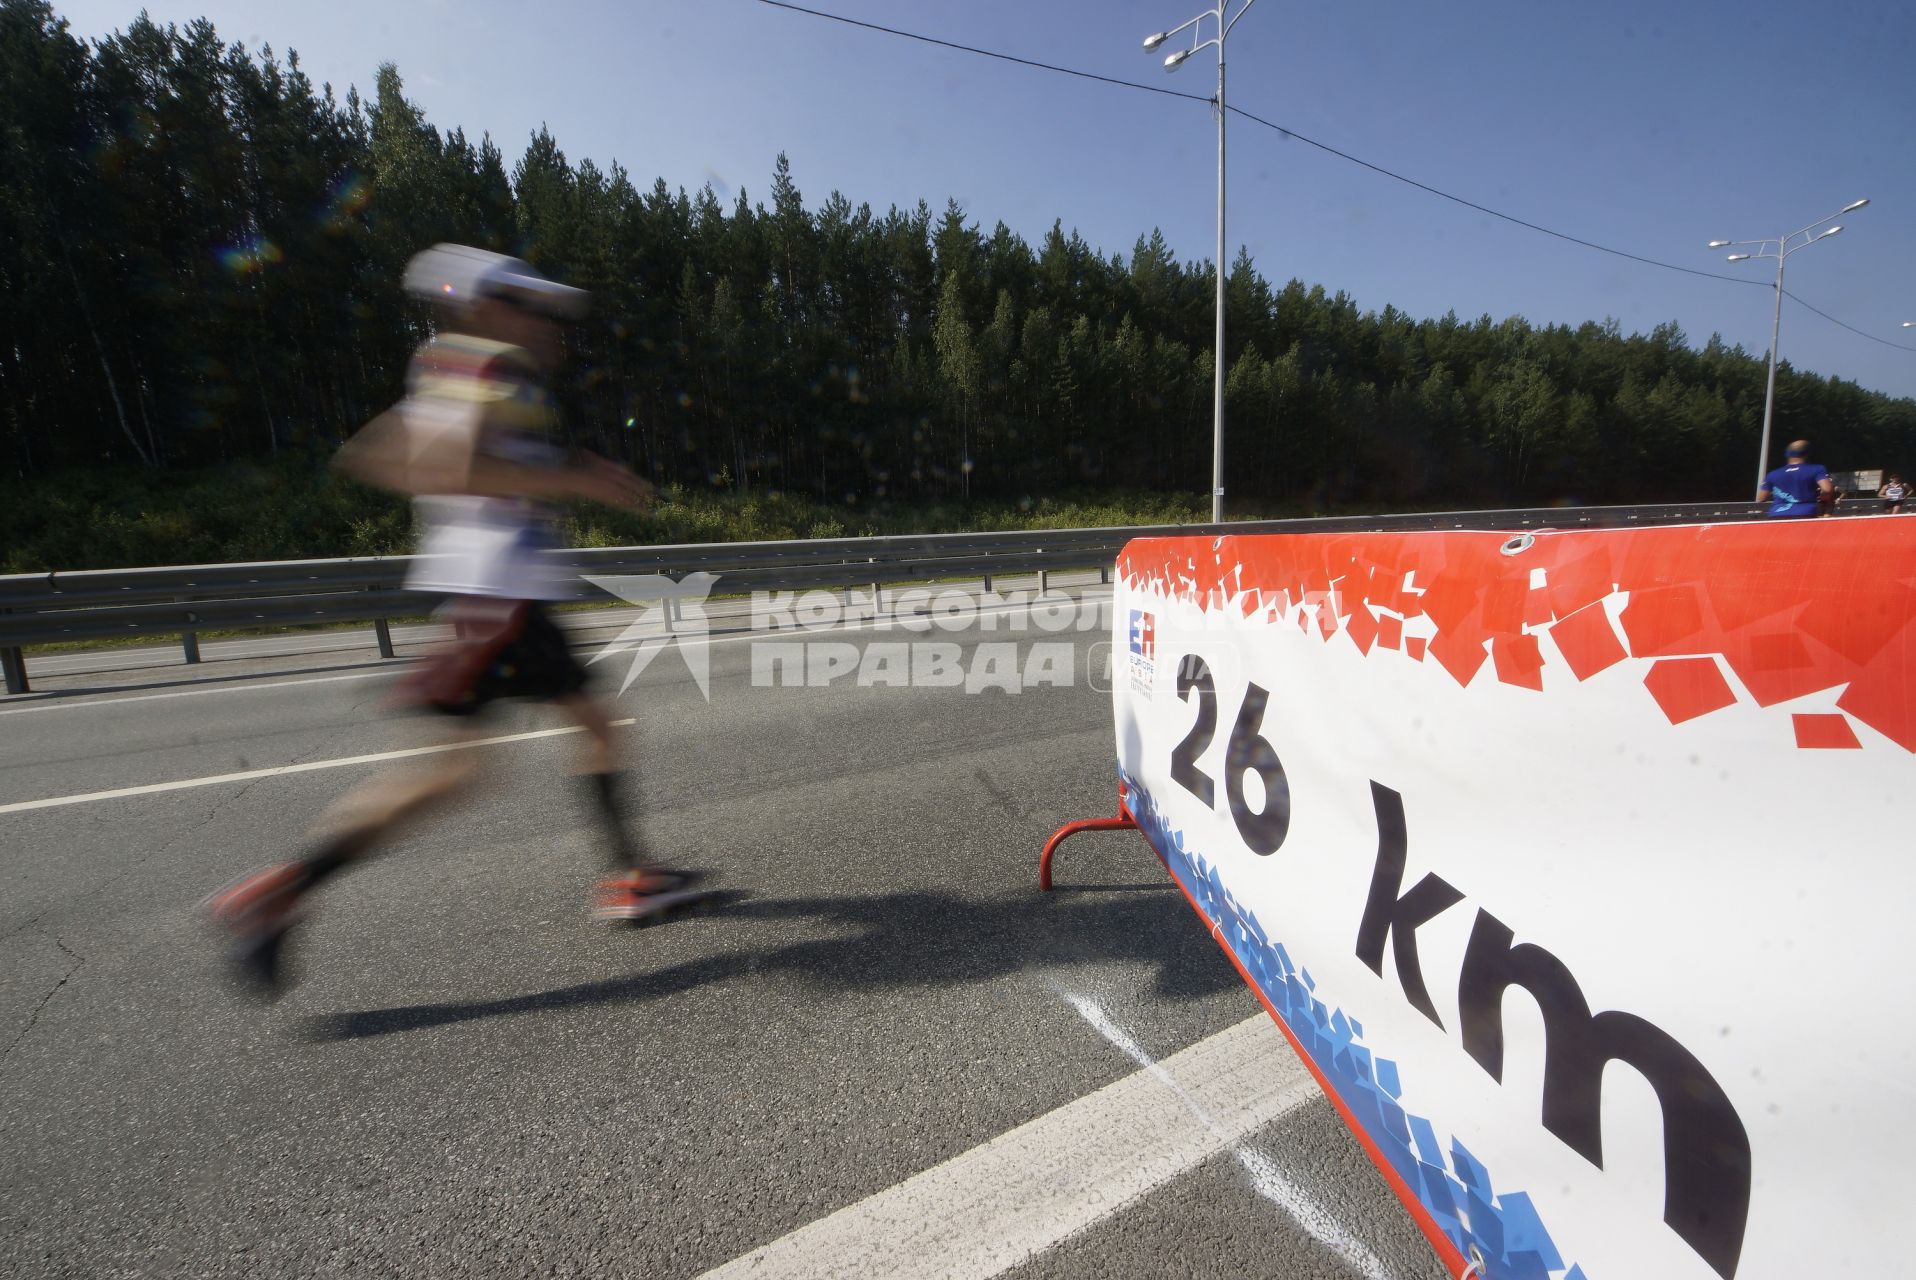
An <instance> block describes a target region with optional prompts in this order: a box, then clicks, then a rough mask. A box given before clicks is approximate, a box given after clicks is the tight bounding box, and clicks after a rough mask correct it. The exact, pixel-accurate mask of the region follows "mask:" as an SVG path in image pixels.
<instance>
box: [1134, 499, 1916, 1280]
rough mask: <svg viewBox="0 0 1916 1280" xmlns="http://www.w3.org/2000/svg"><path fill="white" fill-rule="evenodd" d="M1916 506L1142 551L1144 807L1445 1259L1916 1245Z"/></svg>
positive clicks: (1826, 1253) (1601, 1266)
mask: <svg viewBox="0 0 1916 1280" xmlns="http://www.w3.org/2000/svg"><path fill="white" fill-rule="evenodd" d="M1913 621H1916V521H1910V522H1907V523H1906V522H1904V521H1903V520H1901V519H1900V518H1896V517H1882V518H1873V519H1854V520H1840V521H1837V520H1821V521H1818V520H1807V521H1793V522H1788V523H1782V522H1777V523H1752V524H1733V525H1696V526H1681V527H1669V528H1651V529H1636V530H1615V531H1579V532H1565V533H1551V532H1542V533H1537V534H1534V535H1531V534H1519V535H1516V536H1514V537H1513V536H1512V535H1509V534H1507V533H1408V534H1353V535H1336V534H1299V535H1282V536H1264V537H1239V538H1168V539H1145V540H1140V541H1137V542H1133V543H1131V544H1130V545H1129V546H1128V547H1126V548H1125V551H1124V554H1123V555H1122V556H1121V557H1120V559H1119V561H1118V586H1117V600H1116V615H1115V630H1116V635H1115V638H1114V648H1115V651H1116V653H1117V654H1118V655H1120V658H1121V661H1120V662H1119V663H1118V664H1117V670H1116V672H1115V678H1114V682H1113V695H1112V696H1113V702H1114V704H1115V714H1116V730H1117V746H1118V763H1119V769H1120V772H1121V774H1122V775H1123V778H1124V780H1125V782H1126V783H1127V785H1128V787H1129V791H1130V798H1129V808H1130V810H1131V812H1132V813H1133V815H1134V816H1135V817H1136V818H1137V820H1138V822H1139V824H1140V826H1141V827H1143V829H1144V831H1145V833H1146V835H1147V837H1148V838H1149V839H1150V840H1151V842H1152V844H1153V846H1154V847H1155V848H1156V850H1157V851H1158V853H1159V855H1160V856H1161V857H1163V858H1164V860H1165V862H1166V864H1167V866H1168V867H1169V868H1170V869H1171V870H1172V872H1173V873H1174V874H1175V875H1176V877H1177V879H1178V880H1179V882H1180V883H1181V884H1182V886H1183V887H1184V889H1185V890H1186V892H1187V893H1188V894H1189V895H1190V897H1191V899H1192V901H1193V903H1194V905H1196V906H1197V908H1198V909H1199V910H1200V911H1201V912H1203V913H1204V914H1205V915H1206V916H1208V917H1209V918H1210V920H1211V921H1212V922H1213V924H1214V927H1215V932H1216V933H1217V935H1218V937H1219V939H1220V941H1222V942H1223V943H1224V944H1225V945H1226V946H1227V947H1228V949H1229V950H1230V951H1231V952H1232V954H1233V955H1234V956H1235V958H1236V960H1237V962H1238V965H1239V967H1240V968H1241V969H1242V970H1243V971H1244V974H1245V977H1246V979H1247V981H1249V982H1250V983H1251V984H1252V986H1253V987H1254V988H1256V989H1257V991H1258V992H1259V994H1260V995H1261V996H1262V997H1263V998H1264V1000H1265V1002H1266V1003H1267V1004H1268V1005H1269V1006H1270V1008H1271V1011H1272V1013H1273V1015H1274V1016H1275V1017H1276V1018H1277V1019H1278V1021H1279V1023H1280V1024H1281V1025H1282V1026H1283V1027H1284V1028H1285V1030H1286V1032H1287V1033H1288V1034H1289V1036H1290V1037H1291V1039H1292V1040H1293V1042H1294V1044H1295V1045H1296V1047H1297V1048H1298V1050H1299V1052H1300V1053H1302V1054H1303V1055H1304V1056H1305V1058H1306V1060H1307V1061H1308V1062H1309V1063H1310V1064H1311V1065H1312V1067H1313V1068H1314V1070H1315V1071H1316V1072H1317V1074H1318V1075H1319V1078H1320V1081H1321V1082H1322V1083H1323V1084H1324V1085H1325V1087H1326V1090H1327V1092H1329V1093H1330V1094H1331V1096H1332V1098H1333V1100H1334V1101H1335V1102H1336V1104H1337V1105H1338V1107H1339V1109H1340V1110H1341V1111H1342V1112H1343V1114H1344V1117H1345V1119H1346V1120H1347V1121H1349V1122H1350V1124H1351V1125H1352V1127H1353V1129H1354V1130H1355V1131H1356V1133H1357V1134H1358V1136H1359V1138H1360V1140H1361V1141H1362V1143H1363V1144H1364V1146H1365V1147H1366V1149H1367V1150H1368V1151H1369V1152H1370V1154H1371V1155H1372V1157H1373V1158H1374V1159H1375V1160H1376V1161H1377V1163H1378V1165H1379V1167H1380V1168H1381V1169H1382V1170H1383V1171H1384V1173H1385V1176H1386V1178H1387V1180H1389V1181H1390V1182H1391V1184H1392V1186H1393V1187H1394V1189H1395V1190H1396V1191H1397V1192H1398V1194H1399V1195H1400V1196H1401V1197H1402V1198H1403V1199H1404V1200H1405V1202H1406V1204H1407V1206H1408V1207H1409V1208H1410V1209H1411V1210H1412V1212H1413V1213H1414V1214H1415V1215H1416V1217H1417V1218H1418V1220H1419V1222H1420V1224H1421V1225H1422V1226H1423V1227H1424V1229H1425V1232H1426V1234H1427V1235H1429V1236H1430V1237H1431V1239H1432V1242H1433V1244H1435V1245H1436V1246H1437V1249H1438V1252H1439V1254H1440V1255H1441V1256H1442V1257H1443V1258H1444V1259H1445V1261H1446V1262H1447V1263H1448V1264H1449V1265H1450V1267H1451V1269H1452V1271H1453V1273H1461V1272H1462V1271H1463V1270H1464V1269H1465V1267H1466V1266H1467V1265H1468V1263H1469V1262H1470V1261H1471V1260H1473V1259H1475V1258H1477V1257H1479V1256H1480V1257H1481V1259H1482V1261H1481V1265H1480V1268H1479V1271H1478V1272H1477V1274H1481V1275H1485V1276H1487V1277H1490V1278H1491V1280H1546V1278H1547V1280H1565V1278H1568V1280H1619V1278H1625V1277H1627V1278H1632V1280H1634V1278H1636V1277H1647V1276H1655V1277H1672V1278H1673V1280H1683V1278H1686V1277H1695V1280H1710V1278H1711V1277H1724V1278H1725V1280H1727V1278H1729V1277H1738V1278H1739V1280H1758V1278H1768V1277H1791V1278H1792V1280H1795V1278H1797V1277H1802V1276H1808V1275H1816V1276H1834V1275H1854V1276H1870V1277H1881V1276H1889V1275H1903V1274H1911V1273H1912V1272H1916V1262H1911V1261H1908V1258H1909V1256H1910V1254H1911V1253H1912V1249H1911V1247H1910V1246H1909V1245H1908V1244H1907V1243H1906V1237H1907V1236H1908V1230H1907V1228H1906V1227H1905V1225H1904V1224H1903V1222H1902V1221H1901V1215H1902V1214H1903V1213H1904V1212H1906V1211H1907V1209H1906V1205H1905V1201H1906V1200H1907V1198H1908V1196H1907V1193H1908V1191H1909V1189H1910V1187H1911V1186H1912V1180H1911V1175H1910V1169H1911V1167H1912V1166H1911V1158H1912V1157H1911V1152H1912V1149H1916V1117H1912V1113H1911V1103H1912V1101H1913V1099H1912V1081H1913V1080H1916V1027H1913V1026H1912V1017H1911V1014H1912V1010H1913V1009H1916V981H1913V980H1912V977H1911V974H1912V966H1911V964H1910V962H1909V961H1908V959H1907V958H1906V956H1905V954H1904V951H1905V938H1906V936H1907V935H1906V929H1907V923H1906V922H1907V920H1908V917H1909V915H1910V913H1911V910H1912V901H1913V898H1916V895H1913V894H1912V890H1916V821H1912V814H1911V813H1910V812H1909V809H1910V806H1911V804H1912V803H1913V802H1916V789H1913V788H1912V786H1911V784H1912V782H1916V756H1913V755H1912V753H1913V752H1916V630H1913V629H1912V626H1911V624H1912V622H1913Z"/></svg>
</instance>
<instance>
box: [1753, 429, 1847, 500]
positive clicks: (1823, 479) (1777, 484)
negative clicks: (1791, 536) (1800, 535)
mask: <svg viewBox="0 0 1916 1280" xmlns="http://www.w3.org/2000/svg"><path fill="white" fill-rule="evenodd" d="M1756 500H1757V501H1758V502H1767V503H1769V504H1770V511H1769V514H1770V515H1772V516H1776V517H1779V518H1781V519H1785V520H1795V519H1800V518H1802V517H1804V516H1816V515H1821V514H1822V513H1823V508H1824V507H1825V506H1826V505H1827V506H1830V507H1832V508H1833V507H1834V506H1835V503H1836V483H1835V481H1833V480H1831V479H1830V473H1829V472H1828V471H1826V470H1824V468H1823V464H1822V463H1820V462H1811V461H1810V442H1809V441H1807V440H1792V441H1790V447H1789V448H1788V449H1787V450H1785V451H1784V453H1783V465H1782V466H1780V467H1778V468H1777V469H1776V470H1774V471H1772V472H1770V473H1769V474H1768V475H1767V476H1764V477H1763V487H1762V488H1760V489H1758V490H1757V491H1756Z"/></svg>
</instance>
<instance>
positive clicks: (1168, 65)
mask: <svg viewBox="0 0 1916 1280" xmlns="http://www.w3.org/2000/svg"><path fill="white" fill-rule="evenodd" d="M1190 56H1191V51H1190V50H1189V49H1182V50H1179V51H1178V52H1177V53H1174V54H1172V55H1171V56H1170V57H1168V58H1166V59H1165V60H1164V69H1165V70H1166V71H1176V70H1177V69H1178V64H1179V63H1181V62H1183V61H1184V60H1185V59H1186V58H1188V57H1190Z"/></svg>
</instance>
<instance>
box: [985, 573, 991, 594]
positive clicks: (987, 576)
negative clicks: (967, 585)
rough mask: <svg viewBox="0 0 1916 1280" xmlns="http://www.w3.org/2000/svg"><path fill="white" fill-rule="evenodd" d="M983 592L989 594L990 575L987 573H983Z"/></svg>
mask: <svg viewBox="0 0 1916 1280" xmlns="http://www.w3.org/2000/svg"><path fill="white" fill-rule="evenodd" d="M985 594H986V595H990V594H991V575H990V574H988V573H987V574H986V575H985Z"/></svg>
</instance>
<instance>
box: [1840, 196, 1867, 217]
mask: <svg viewBox="0 0 1916 1280" xmlns="http://www.w3.org/2000/svg"><path fill="white" fill-rule="evenodd" d="M1868 203H1869V198H1868V197H1867V196H1865V197H1864V198H1863V199H1861V200H1858V201H1856V202H1855V203H1853V204H1846V205H1844V206H1843V207H1842V208H1841V209H1838V210H1837V213H1838V214H1845V213H1854V212H1856V211H1857V210H1858V209H1860V208H1862V207H1863V206H1864V205H1866V204H1868Z"/></svg>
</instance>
